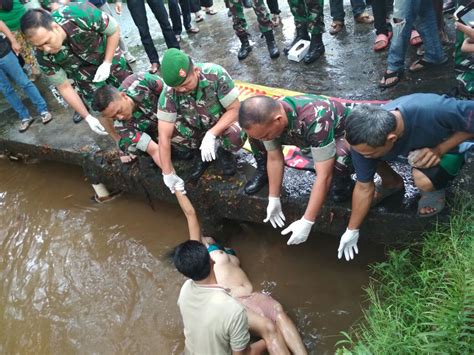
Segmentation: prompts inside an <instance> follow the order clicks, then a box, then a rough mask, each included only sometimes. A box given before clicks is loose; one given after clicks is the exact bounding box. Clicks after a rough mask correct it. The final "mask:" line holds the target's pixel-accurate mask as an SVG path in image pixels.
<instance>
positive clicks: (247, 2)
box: [242, 0, 252, 9]
mask: <svg viewBox="0 0 474 355" xmlns="http://www.w3.org/2000/svg"><path fill="white" fill-rule="evenodd" d="M242 3H243V4H244V7H246V8H247V9H250V8H252V0H242Z"/></svg>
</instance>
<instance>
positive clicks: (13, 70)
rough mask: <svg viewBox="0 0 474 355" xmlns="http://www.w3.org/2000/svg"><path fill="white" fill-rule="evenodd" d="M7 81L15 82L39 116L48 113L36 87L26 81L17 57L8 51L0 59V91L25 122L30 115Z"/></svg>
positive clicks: (28, 80) (26, 78)
mask: <svg viewBox="0 0 474 355" xmlns="http://www.w3.org/2000/svg"><path fill="white" fill-rule="evenodd" d="M9 79H10V80H13V81H15V82H16V83H17V85H18V86H19V87H21V88H22V89H23V91H24V92H25V93H26V95H28V97H29V99H30V100H31V102H32V103H33V104H34V105H35V107H36V110H37V111H38V113H40V114H41V113H43V112H47V111H48V106H47V105H46V102H45V101H44V99H43V97H42V96H41V94H40V93H39V91H38V89H37V88H36V86H35V85H34V84H33V83H32V82H31V81H30V79H28V77H27V76H26V74H25V72H24V71H23V69H22V67H21V66H20V63H19V62H18V57H17V56H16V55H15V54H13V52H12V51H10V53H8V54H7V55H6V56H5V57H3V58H0V91H1V92H2V93H3V95H4V96H5V98H6V99H7V101H8V102H9V103H10V105H11V106H12V107H13V109H14V110H15V111H16V113H18V116H20V119H21V120H22V121H23V120H27V119H28V118H30V113H29V112H28V109H27V108H26V107H25V105H23V103H22V102H21V100H20V98H19V97H18V95H17V94H16V92H15V90H14V89H13V87H12V84H11V83H10V80H9Z"/></svg>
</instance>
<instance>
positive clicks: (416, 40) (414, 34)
mask: <svg viewBox="0 0 474 355" xmlns="http://www.w3.org/2000/svg"><path fill="white" fill-rule="evenodd" d="M422 43H423V39H422V38H421V36H420V34H419V33H418V31H417V30H412V31H411V35H410V44H411V45H412V46H419V45H420V44H422Z"/></svg>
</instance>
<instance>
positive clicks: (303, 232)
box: [281, 217, 314, 245]
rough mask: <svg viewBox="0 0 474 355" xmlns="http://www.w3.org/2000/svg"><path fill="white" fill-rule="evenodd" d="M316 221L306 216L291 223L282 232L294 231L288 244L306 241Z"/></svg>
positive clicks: (283, 233) (284, 233)
mask: <svg viewBox="0 0 474 355" xmlns="http://www.w3.org/2000/svg"><path fill="white" fill-rule="evenodd" d="M313 224H314V222H311V221H308V220H307V219H306V218H304V217H301V219H299V220H297V221H294V222H293V223H291V224H290V225H289V226H288V227H287V228H286V229H284V230H283V231H282V232H281V234H282V235H287V234H288V233H290V232H293V234H292V235H291V237H290V239H288V242H287V243H286V244H288V245H292V244H300V243H304V242H306V239H308V235H309V232H311V227H312V226H313Z"/></svg>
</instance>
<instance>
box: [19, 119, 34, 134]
mask: <svg viewBox="0 0 474 355" xmlns="http://www.w3.org/2000/svg"><path fill="white" fill-rule="evenodd" d="M33 121H34V120H33V118H31V117H30V118H28V119H26V120H23V121H21V123H20V128H18V130H19V131H20V132H21V133H23V132H25V131H26V130H27V129H28V128H30V126H31V124H32V123H33Z"/></svg>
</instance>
